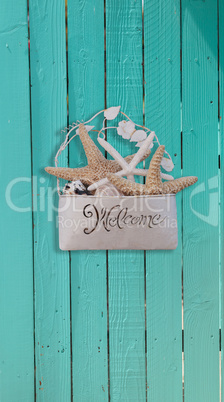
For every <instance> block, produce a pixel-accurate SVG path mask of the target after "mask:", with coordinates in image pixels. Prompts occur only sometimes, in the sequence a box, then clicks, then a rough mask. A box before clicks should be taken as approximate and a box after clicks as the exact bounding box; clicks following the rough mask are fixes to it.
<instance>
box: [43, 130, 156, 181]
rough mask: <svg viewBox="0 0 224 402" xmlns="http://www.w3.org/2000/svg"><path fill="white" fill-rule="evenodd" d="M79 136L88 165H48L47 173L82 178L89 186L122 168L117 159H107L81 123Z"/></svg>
mask: <svg viewBox="0 0 224 402" xmlns="http://www.w3.org/2000/svg"><path fill="white" fill-rule="evenodd" d="M79 136H80V139H81V141H82V144H83V147H84V150H85V153H86V156H87V160H88V166H85V167H82V168H74V169H73V168H63V167H62V168H61V167H46V168H45V170H46V172H47V173H49V174H52V175H53V176H57V177H60V178H61V179H65V180H70V181H74V180H81V181H82V183H83V184H85V185H86V186H89V185H91V184H93V183H95V182H96V181H98V180H101V179H103V178H104V177H106V176H107V174H108V173H111V172H112V173H116V172H118V171H119V170H121V166H120V164H119V163H118V162H117V161H113V160H107V159H106V158H105V157H104V156H103V154H102V153H101V151H100V150H99V148H97V146H96V145H95V143H94V142H93V140H92V139H91V138H90V136H89V134H88V132H87V130H86V128H85V126H84V124H80V125H79ZM150 152H151V151H150V150H147V151H146V152H144V155H142V158H141V160H144V159H146V158H147V157H148V156H149V155H150ZM135 156H136V154H134V155H128V156H126V158H124V160H125V161H126V163H130V162H131V161H132V160H133V159H134V157H135ZM122 159H123V158H122Z"/></svg>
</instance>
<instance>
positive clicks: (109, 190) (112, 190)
mask: <svg viewBox="0 0 224 402" xmlns="http://www.w3.org/2000/svg"><path fill="white" fill-rule="evenodd" d="M118 195H123V193H122V192H121V191H119V190H118V189H117V188H116V187H115V186H114V185H113V184H112V183H106V184H103V185H102V186H100V187H98V188H97V189H96V192H95V194H94V196H96V197H104V196H113V197H115V196H118Z"/></svg>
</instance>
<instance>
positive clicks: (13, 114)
mask: <svg viewBox="0 0 224 402" xmlns="http://www.w3.org/2000/svg"><path fill="white" fill-rule="evenodd" d="M0 26H1V29H0V31H1V33H0V59H1V63H0V87H1V97H0V121H1V141H0V144H1V145H0V156H1V166H2V169H1V172H0V182H1V195H0V203H1V225H0V239H1V270H0V272H1V279H0V306H1V307H0V322H1V336H0V337H1V342H0V356H1V357H0V400H1V401H5V402H7V401H18V402H20V401H23V402H24V401H27V402H30V401H33V400H34V358H33V356H34V342H33V249H32V198H31V156H30V104H29V57H28V27H27V3H26V1H23V0H19V1H10V2H7V1H2V2H1V4H0Z"/></svg>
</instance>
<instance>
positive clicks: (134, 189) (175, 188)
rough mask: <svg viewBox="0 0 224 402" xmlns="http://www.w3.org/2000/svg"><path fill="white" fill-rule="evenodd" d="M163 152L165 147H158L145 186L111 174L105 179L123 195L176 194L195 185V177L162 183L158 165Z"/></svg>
mask: <svg viewBox="0 0 224 402" xmlns="http://www.w3.org/2000/svg"><path fill="white" fill-rule="evenodd" d="M164 151H165V146H164V145H160V146H159V147H158V149H157V150H156V152H155V154H154V155H153V158H152V160H151V162H150V166H149V170H148V174H147V178H146V183H145V184H139V183H133V182H132V181H130V180H126V179H124V178H123V177H118V176H117V175H115V174H112V173H109V174H108V175H107V178H108V180H109V181H110V182H111V183H112V184H113V185H114V186H116V187H117V188H118V190H120V191H121V192H122V193H123V194H124V195H156V194H176V193H178V192H179V191H181V190H183V189H184V188H186V187H188V186H191V185H192V184H194V183H196V181H197V180H198V178H197V177H195V176H189V177H181V178H179V179H176V180H171V181H169V182H164V183H163V182H162V180H161V175H160V164H161V161H162V157H163V154H164Z"/></svg>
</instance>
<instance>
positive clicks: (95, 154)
mask: <svg viewBox="0 0 224 402" xmlns="http://www.w3.org/2000/svg"><path fill="white" fill-rule="evenodd" d="M79 137H80V140H81V141H82V145H83V148H84V150H85V154H86V157H87V160H88V164H97V163H104V162H105V160H106V158H104V156H103V154H102V152H101V151H100V150H99V148H98V147H97V146H96V144H95V143H94V141H93V140H92V139H91V138H90V136H89V134H88V131H87V129H86V128H85V126H84V124H82V123H81V124H80V125H79Z"/></svg>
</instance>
